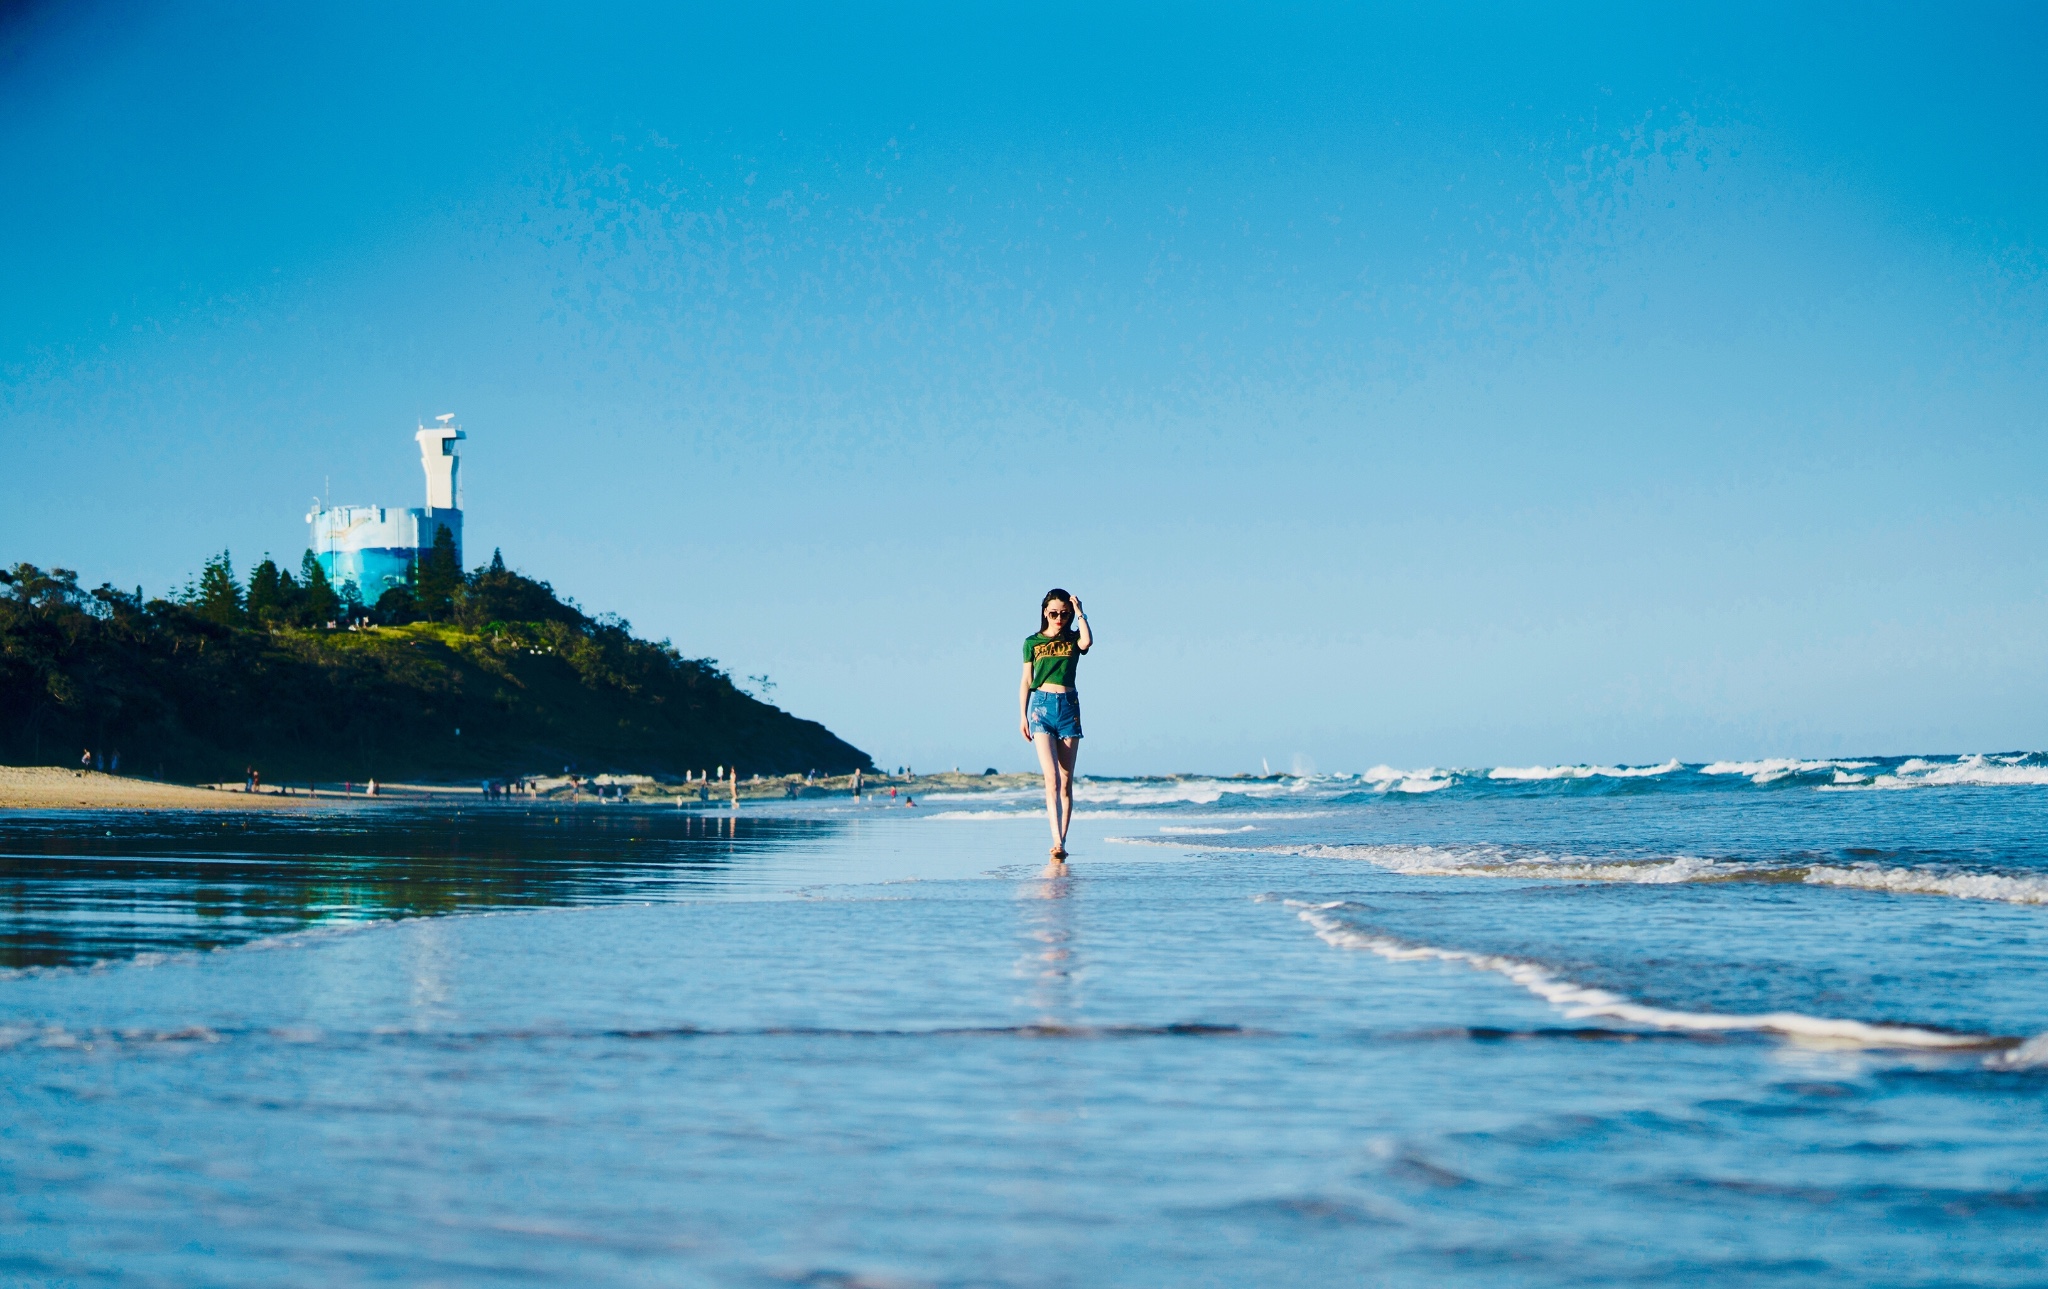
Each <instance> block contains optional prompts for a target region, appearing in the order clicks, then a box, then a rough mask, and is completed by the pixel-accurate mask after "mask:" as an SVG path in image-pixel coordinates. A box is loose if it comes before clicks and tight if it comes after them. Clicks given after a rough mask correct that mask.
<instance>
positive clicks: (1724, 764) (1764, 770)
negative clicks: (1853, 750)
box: [1700, 756, 1875, 784]
mask: <svg viewBox="0 0 2048 1289" xmlns="http://www.w3.org/2000/svg"><path fill="white" fill-rule="evenodd" d="M1873 764H1875V762H1871V761H1801V760H1797V759H1795V758H1792V757H1783V756H1779V757H1768V758H1766V759H1764V760H1761V761H1714V762H1711V763H1709V764H1707V765H1703V766H1701V767H1700V773H1701V774H1741V775H1747V776H1748V778H1749V780H1750V782H1752V783H1760V784H1761V783H1772V782H1775V781H1776V780H1779V779H1782V778H1785V777H1786V776H1787V775H1793V774H1819V773H1820V772H1821V771H1822V770H1867V769H1869V768H1870V767H1871V766H1872V765H1873Z"/></svg>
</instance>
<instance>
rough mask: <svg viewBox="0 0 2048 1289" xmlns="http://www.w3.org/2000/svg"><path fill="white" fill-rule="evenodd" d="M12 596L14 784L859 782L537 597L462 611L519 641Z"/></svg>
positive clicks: (19, 585)
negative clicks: (56, 776)
mask: <svg viewBox="0 0 2048 1289" xmlns="http://www.w3.org/2000/svg"><path fill="white" fill-rule="evenodd" d="M12 576H13V579H14V580H13V581H12V582H10V583H9V584H8V585H6V586H4V587H0V592H5V593H6V594H4V595H0V759H4V760H5V761H7V762H10V763H14V764H68V765H75V764H77V762H78V759H79V755H80V752H81V750H82V749H86V748H90V749H91V750H93V751H94V752H97V753H102V754H105V755H107V756H109V757H111V755H112V754H113V753H114V752H116V751H119V752H120V753H121V755H122V764H121V769H122V771H123V772H124V773H130V774H145V775H154V774H157V773H162V774H163V775H164V777H166V778H170V779H185V780H219V779H231V778H239V777H241V775H242V773H243V770H244V769H245V768H246V767H251V766H253V767H255V768H256V769H258V770H260V771H261V772H262V773H263V775H264V777H265V778H266V779H269V780H272V781H282V780H290V779H314V778H317V779H357V780H361V779H366V778H371V777H376V778H381V779H404V778H424V779H456V778H481V777H496V776H505V775H512V774H518V773H527V772H537V771H551V772H559V771H560V770H561V769H562V767H564V766H574V767H575V768H576V769H577V770H579V771H584V772H596V771H602V770H620V771H635V772H640V773H651V774H675V775H681V774H682V773H684V772H685V771H696V770H703V769H708V768H711V767H713V766H717V765H726V766H732V765H737V766H739V767H740V768H741V769H742V771H743V772H747V773H754V772H759V773H762V774H780V773H788V772H791V771H808V770H818V771H821V772H832V773H845V772H847V771H850V770H853V769H855V768H862V769H870V768H872V765H873V763H872V761H871V760H870V759H869V757H868V756H867V754H866V753H864V752H862V751H860V749H858V748H856V747H853V746H852V745H851V744H848V743H847V742H845V741H844V740H842V739H840V738H838V737H837V736H835V735H834V734H832V732H831V731H830V730H827V729H826V728H825V727H824V726H822V725H819V724H818V723H817V722H815V721H806V720H801V719H799V718H797V717H795V716H792V715H790V714H789V713H787V712H785V711H782V710H781V709H780V708H777V707H772V706H770V705H768V704H766V703H763V702H761V701H759V700H758V699H755V698H754V697H752V696H751V695H748V694H746V693H744V692H742V691H741V690H739V689H738V688H737V687H735V686H734V685H733V683H732V681H731V679H730V678H729V677H728V676H727V675H726V674H725V673H724V672H723V671H721V670H720V669H719V668H718V667H717V666H716V664H714V663H711V662H708V661H706V660H703V659H693V658H685V657H683V656H682V655H681V654H680V653H678V652H677V651H676V650H675V649H674V648H673V647H671V646H669V645H668V644H667V643H665V642H662V643H655V642H650V641H645V640H640V639H637V638H635V637H634V636H633V635H632V634H631V632H630V630H629V629H628V628H627V626H626V624H625V623H622V622H618V621H616V620H612V621H605V620H597V621H593V620H591V619H589V618H587V617H585V616H584V615H583V614H581V613H580V612H577V611H575V610H573V608H569V607H567V606H562V605H560V603H559V601H555V600H554V599H553V597H552V595H549V596H548V597H547V601H546V602H545V603H543V602H542V601H541V600H540V599H539V598H538V597H536V596H534V595H531V594H526V595H525V599H524V600H521V599H520V597H519V596H510V597H507V596H498V597H496V598H494V599H490V600H488V601H486V599H485V597H482V596H480V597H478V599H479V603H478V604H477V605H476V606H474V607H476V608H478V609H482V608H484V607H486V605H487V606H488V608H490V609H493V610H496V609H510V610H513V611H518V610H520V609H527V610H532V609H535V608H538V609H540V610H542V611H544V612H545V613H546V614H547V616H546V617H542V618H540V619H539V620H533V621H505V620H500V619H495V618H494V619H493V620H491V621H489V622H484V623H478V622H476V621H474V617H475V616H477V615H476V614H474V613H472V614H470V615H467V616H470V617H471V618H472V620H471V621H469V622H467V623H465V622H462V621H459V620H458V621H452V622H442V623H428V622H420V623H411V624H407V625H402V626H386V627H381V628H376V629H370V630H362V631H345V630H343V631H329V630H324V629H318V628H304V627H280V626H268V627H266V626H257V625H235V624H233V623H229V622H220V621H214V620H209V619H207V618H205V617H201V616H200V615H199V614H198V613H196V612H194V611H193V610H192V609H190V608H188V607H186V606H184V605H181V604H174V603H168V602H165V601H161V600H153V601H149V602H147V603H143V602H142V601H141V600H140V598H139V597H131V596H127V595H125V594H122V593H119V592H113V591H111V590H109V589H108V588H104V587H103V588H101V590H100V591H98V592H90V593H85V592H80V591H78V590H77V587H76V585H75V577H73V576H71V575H68V574H63V573H62V572H61V571H54V572H53V573H50V574H45V573H43V572H42V571H41V570H36V569H32V568H30V567H29V566H26V565H21V566H17V567H16V568H15V570H14V572H13V574H12ZM543 585H544V584H543ZM515 589H521V590H522V594H524V591H523V589H522V588H515ZM550 605H552V606H553V607H552V608H550V607H549V606H550ZM458 731H459V733H458Z"/></svg>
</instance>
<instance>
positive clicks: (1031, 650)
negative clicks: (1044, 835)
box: [1017, 587, 1095, 869]
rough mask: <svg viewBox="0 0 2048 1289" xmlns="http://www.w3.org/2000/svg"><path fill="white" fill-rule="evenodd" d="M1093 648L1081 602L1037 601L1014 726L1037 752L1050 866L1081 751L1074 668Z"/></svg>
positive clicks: (1062, 856) (1061, 842) (1061, 854)
mask: <svg viewBox="0 0 2048 1289" xmlns="http://www.w3.org/2000/svg"><path fill="white" fill-rule="evenodd" d="M1094 644H1095V638H1094V636H1092V635H1090V634H1089V632H1088V618H1087V615H1085V614H1084V613H1082V612H1081V601H1080V600H1078V599H1076V598H1075V597H1074V596H1071V595H1068V594H1067V593H1066V592H1065V591H1062V590H1060V589H1059V588H1058V587H1054V588H1053V589H1052V590H1050V591H1047V592H1046V593H1045V598H1044V599H1042V600H1040V601H1039V602H1038V631H1037V633H1036V634H1034V635H1032V636H1030V637H1029V638H1027V639H1026V640H1025V641H1024V679H1023V681H1022V682H1021V683H1020V684H1019V686H1018V688H1017V709H1018V710H1017V727H1018V729H1019V731H1021V732H1022V733H1023V735H1024V741H1025V742H1026V743H1030V744H1033V745H1035V746H1036V747H1037V748H1038V768H1039V769H1041V770H1043V771H1045V814H1046V818H1047V819H1048V820H1049V821H1050V822H1051V824H1052V862H1053V866H1054V867H1055V868H1059V869H1063V868H1065V867H1066V863H1067V825H1068V824H1069V823H1070V822H1072V820H1073V817H1074V756H1075V754H1076V753H1077V752H1079V751H1080V750H1081V695H1080V693H1079V692H1078V691H1077V690H1076V689H1075V687H1074V669H1075V668H1076V667H1077V666H1079V665H1080V661H1081V655H1082V654H1084V653H1087V652H1088V650H1089V649H1090V648H1092V647H1093V646H1094Z"/></svg>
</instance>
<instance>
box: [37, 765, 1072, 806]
mask: <svg viewBox="0 0 2048 1289" xmlns="http://www.w3.org/2000/svg"><path fill="white" fill-rule="evenodd" d="M532 782H533V786H534V787H535V788H536V789H537V792H536V794H535V796H534V797H523V796H521V797H514V798H511V802H512V803H515V804H516V803H517V802H520V801H532V800H537V799H546V800H550V801H554V802H557V803H561V802H578V803H580V802H583V801H589V800H595V799H596V789H598V788H608V789H616V790H619V791H620V792H621V795H625V796H630V797H631V798H633V799H635V800H640V801H647V800H654V801H664V802H666V801H674V800H677V799H681V800H683V801H686V802H693V803H694V802H702V803H703V804H706V805H712V806H716V805H719V804H721V803H723V802H726V801H729V800H731V798H732V796H733V795H734V794H733V792H732V787H731V785H730V784H729V783H726V782H722V781H721V782H713V783H701V782H699V783H691V784H676V783H661V782H657V781H656V780H655V779H653V778H652V777H650V776H647V775H616V774H599V775H593V776H591V777H590V778H588V779H587V780H584V781H582V785H581V788H580V791H579V790H578V789H576V788H575V787H573V786H572V784H573V781H572V780H570V779H567V778H542V779H536V780H533V781H532ZM1039 783H1040V779H1039V776H1038V775H1037V774H1035V773H1034V774H1002V775H980V774H965V773H962V772H960V771H957V770H955V771H952V772H950V773H948V772H943V771H942V772H940V773H937V774H921V775H914V776H902V777H895V776H889V775H870V776H867V778H866V780H865V782H864V784H863V790H864V791H865V792H866V793H868V794H870V795H876V794H879V795H887V794H888V793H889V791H890V790H891V789H894V790H896V791H897V792H899V793H901V794H902V796H903V798H904V799H905V800H906V801H907V800H914V799H915V798H916V797H917V796H919V795H922V794H926V793H965V792H994V791H1000V790H1004V789H1017V788H1033V787H1036V786H1038V784H1039ZM852 791H853V779H852V777H851V776H850V775H837V776H832V777H819V778H816V779H808V780H807V779H806V778H805V777H804V776H802V775H796V774H787V775H776V776H771V777H765V778H746V779H742V780H741V781H740V784H739V792H738V794H737V795H738V797H739V799H740V800H741V801H752V802H759V801H782V800H789V799H794V798H798V797H830V796H838V795H842V794H843V795H848V796H850V795H852ZM482 796H483V791H482V789H481V788H480V787H479V786H478V785H476V784H473V783H469V784H461V783H432V784H429V783H385V784H382V785H381V786H380V788H379V795H378V796H376V797H369V796H365V795H364V793H363V785H362V784H360V783H358V784H355V785H353V787H352V789H351V790H348V791H344V790H343V789H342V785H340V784H339V783H332V784H323V785H321V786H320V787H318V788H317V789H315V790H313V791H311V792H309V791H308V790H307V788H306V787H305V786H304V785H297V786H294V787H293V788H292V790H291V791H289V792H287V791H285V790H284V788H283V787H282V786H280V785H274V784H265V785H264V786H263V787H262V788H260V789H259V790H257V791H256V792H254V793H247V792H243V791H242V788H241V785H240V784H238V783H221V784H215V785H211V786H207V785H191V784H178V783H158V782H156V781H155V780H152V779H132V778H127V777H124V776H122V775H117V774H102V773H99V772H97V771H86V770H67V769H65V768H63V767H62V766H47V765H42V766H12V765H8V766H0V810H306V809H312V808H316V807H321V806H334V805H340V804H342V803H344V802H346V803H349V804H351V805H356V806H362V805H366V804H369V803H371V802H381V803H393V802H411V803H414V804H418V803H421V802H426V801H436V800H451V801H461V800H465V799H473V798H480V797H482Z"/></svg>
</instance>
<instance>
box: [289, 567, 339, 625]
mask: <svg viewBox="0 0 2048 1289" xmlns="http://www.w3.org/2000/svg"><path fill="white" fill-rule="evenodd" d="M299 580H300V581H301V582H302V583H304V586H303V587H302V589H301V590H300V591H299V613H298V620H299V625H300V626H305V627H324V626H326V625H327V624H328V623H330V622H332V621H334V619H335V618H336V617H337V616H339V615H340V613H341V597H340V596H338V595H336V594H335V593H334V588H333V587H332V586H330V585H328V582H327V570H326V569H324V568H322V567H321V566H320V559H319V557H318V556H316V555H314V554H313V552H312V551H307V552H306V557H305V558H304V559H302V560H300V561H299Z"/></svg>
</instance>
